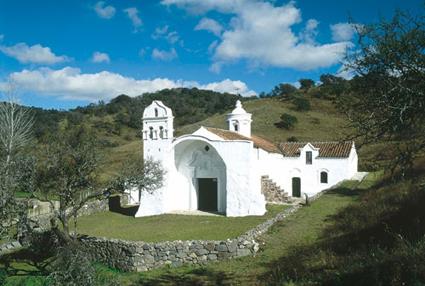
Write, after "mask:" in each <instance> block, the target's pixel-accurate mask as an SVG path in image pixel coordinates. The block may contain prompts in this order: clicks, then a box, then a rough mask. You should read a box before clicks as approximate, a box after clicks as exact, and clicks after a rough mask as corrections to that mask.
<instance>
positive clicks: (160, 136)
mask: <svg viewBox="0 0 425 286" xmlns="http://www.w3.org/2000/svg"><path fill="white" fill-rule="evenodd" d="M251 117H252V116H251V114H250V113H247V112H246V111H245V110H244V108H243V107H242V104H241V102H240V101H237V103H236V108H235V109H234V110H233V111H232V112H231V113H230V114H228V115H227V118H226V120H227V123H228V130H223V129H217V128H210V127H201V128H199V129H198V130H197V131H195V132H194V133H192V134H187V135H183V136H180V137H178V138H174V137H173V131H174V129H173V113H172V110H171V109H170V108H169V107H167V106H165V105H164V104H163V103H162V102H161V101H158V100H155V101H153V102H152V104H151V105H149V106H148V107H146V109H145V110H144V113H143V143H144V149H143V153H144V159H145V160H146V159H148V158H151V159H153V160H158V161H160V162H161V163H162V166H163V168H164V169H165V171H166V175H165V181H164V186H163V187H162V188H161V189H159V190H157V191H155V192H154V193H153V194H148V193H142V194H139V192H138V191H130V202H131V203H133V204H139V209H138V212H137V213H136V217H140V216H149V215H157V214H164V213H170V212H174V211H196V210H200V211H206V212H215V213H220V214H223V215H226V216H247V215H263V214H264V213H265V212H266V203H267V202H272V203H282V202H284V201H285V200H287V198H288V196H289V197H291V196H292V197H302V196H304V194H306V195H308V196H312V195H314V194H317V193H318V192H320V191H322V190H324V189H328V188H330V187H332V186H334V185H335V184H337V183H339V182H341V181H343V180H346V179H350V178H352V177H353V176H355V175H356V174H357V161H358V158H357V152H356V149H355V146H354V142H305V143H300V142H288V143H281V144H279V145H275V144H273V143H271V142H269V141H267V140H265V139H262V138H260V137H258V136H255V135H252V134H251V122H252V118H251Z"/></svg>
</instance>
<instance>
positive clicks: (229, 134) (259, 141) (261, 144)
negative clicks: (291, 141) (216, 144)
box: [206, 127, 280, 153]
mask: <svg viewBox="0 0 425 286" xmlns="http://www.w3.org/2000/svg"><path fill="white" fill-rule="evenodd" d="M206 129H207V130H208V131H210V132H212V133H214V134H215V135H217V136H219V137H221V138H223V139H224V140H248V141H252V142H253V143H254V147H256V148H261V149H263V150H265V151H267V152H270V153H280V150H279V148H278V147H277V146H276V145H275V144H274V143H272V142H270V141H267V140H266V139H263V138H261V137H258V136H255V135H252V136H251V138H249V137H246V136H243V135H241V134H239V133H236V132H233V131H229V130H224V129H218V128H212V127H206Z"/></svg>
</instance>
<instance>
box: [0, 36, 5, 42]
mask: <svg viewBox="0 0 425 286" xmlns="http://www.w3.org/2000/svg"><path fill="white" fill-rule="evenodd" d="M3 39H4V35H3V34H0V42H1V41H3Z"/></svg>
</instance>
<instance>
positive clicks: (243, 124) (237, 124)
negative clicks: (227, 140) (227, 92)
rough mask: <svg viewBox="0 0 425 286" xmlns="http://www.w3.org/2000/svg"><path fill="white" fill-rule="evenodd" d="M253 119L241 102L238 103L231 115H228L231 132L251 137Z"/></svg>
mask: <svg viewBox="0 0 425 286" xmlns="http://www.w3.org/2000/svg"><path fill="white" fill-rule="evenodd" d="M251 117H252V114H251V113H248V112H246V111H245V109H243V107H242V103H241V101H240V100H238V101H236V108H235V109H233V111H232V112H231V113H229V114H227V123H228V124H229V130H230V131H233V132H237V133H239V134H241V135H243V136H246V137H251V122H252V119H251Z"/></svg>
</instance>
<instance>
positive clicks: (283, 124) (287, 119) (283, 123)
mask: <svg viewBox="0 0 425 286" xmlns="http://www.w3.org/2000/svg"><path fill="white" fill-rule="evenodd" d="M297 122H298V119H297V118H296V117H295V116H293V115H291V114H288V113H284V114H282V115H281V116H280V121H279V122H277V123H275V125H276V127H278V128H284V129H288V130H289V129H293V128H294V126H295V124H296V123H297Z"/></svg>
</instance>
